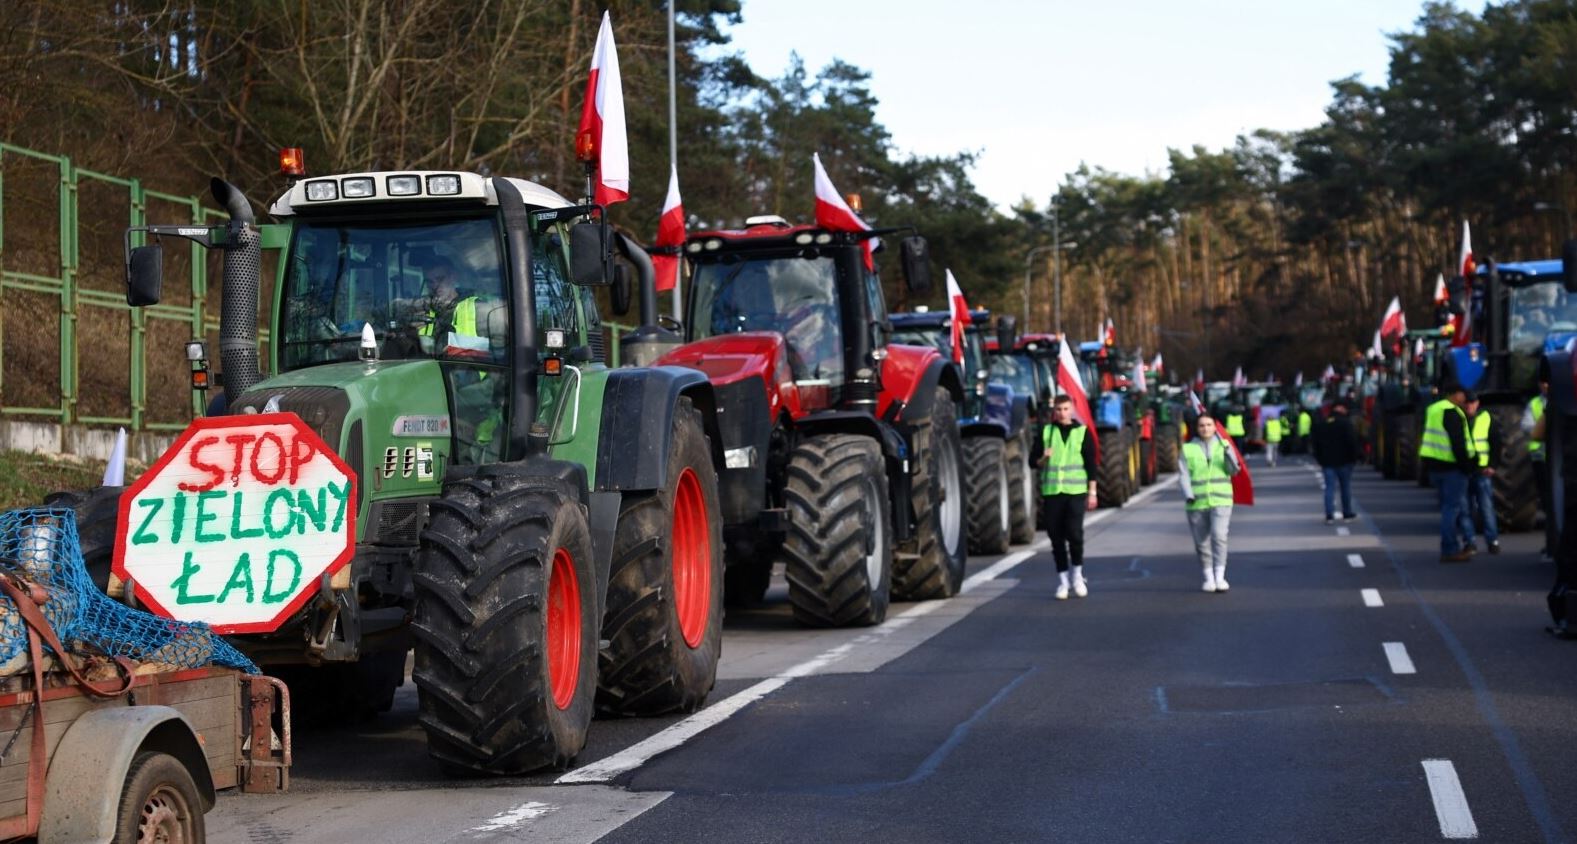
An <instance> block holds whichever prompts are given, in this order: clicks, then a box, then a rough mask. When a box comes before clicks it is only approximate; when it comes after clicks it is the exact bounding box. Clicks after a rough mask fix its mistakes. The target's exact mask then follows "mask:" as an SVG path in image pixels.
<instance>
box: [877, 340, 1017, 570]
mask: <svg viewBox="0 0 1577 844" xmlns="http://www.w3.org/2000/svg"><path fill="white" fill-rule="evenodd" d="M890 319H891V320H892V326H893V340H892V342H895V343H904V344H908V345H916V346H930V347H932V348H935V349H937V350H939V351H941V352H942V354H943V356H944V357H946V358H947V359H948V360H949V361H952V360H954V355H953V336H952V335H953V330H952V329H953V324H952V317H951V315H950V314H948V313H947V312H923V313H901V314H892V315H891V316H890ZM969 320H970V322H969V326H968V327H967V328H966V329H965V330H964V332H963V337H964V341H963V349H962V357H963V363H962V364H951V365H953V366H957V367H958V369H959V370H960V376H961V381H962V383H963V384H964V399H963V402H962V403H961V405H960V407H959V411H958V427H959V434H960V435H961V436H962V438H963V445H964V467H963V468H964V472H963V475H964V479H963V480H964V484H963V486H964V509H965V513H966V516H967V518H966V519H965V526H966V528H967V531H968V536H969V551H970V553H974V554H1000V553H1002V552H1004V551H1006V550H1008V547H1009V545H1010V544H1011V543H1012V542H1014V541H1027V539H1019V537H1023V536H1025V534H1026V527H1025V526H1026V525H1027V526H1028V527H1027V533H1028V538H1033V535H1034V506H1035V496H1034V485H1033V473H1032V472H1031V471H1030V467H1029V438H1028V437H1029V432H1028V429H1029V418H1030V417H1029V398H1030V397H1029V396H1028V395H1027V394H1026V395H1021V394H1019V393H1017V392H1016V391H1015V390H1013V388H1011V387H1009V386H1008V385H1007V384H1004V383H993V382H992V381H991V378H990V369H989V362H988V361H987V359H986V341H987V337H986V335H987V333H988V332H989V330H990V326H991V324H992V322H991V313H990V312H989V311H983V310H976V311H971V312H970V314H969ZM1014 330H1015V326H1014V320H1013V318H1012V317H1009V316H1004V317H1001V318H999V320H998V322H997V332H996V334H997V336H996V337H995V338H993V339H996V340H997V341H998V342H999V343H1001V342H1002V340H1003V339H1006V340H1007V345H1009V346H1011V345H1012V340H1013V334H1014Z"/></svg>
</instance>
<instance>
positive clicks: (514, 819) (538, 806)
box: [471, 800, 558, 832]
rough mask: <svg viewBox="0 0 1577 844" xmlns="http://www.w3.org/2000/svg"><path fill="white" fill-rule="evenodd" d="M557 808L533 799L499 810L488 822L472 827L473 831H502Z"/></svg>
mask: <svg viewBox="0 0 1577 844" xmlns="http://www.w3.org/2000/svg"><path fill="white" fill-rule="evenodd" d="M556 808H558V807H557V806H553V805H551V804H548V803H538V802H537V801H535V800H533V801H531V802H530V803H521V804H520V805H519V806H516V807H515V808H513V809H510V810H509V811H507V812H499V813H498V814H496V815H494V816H492V817H491V818H488V819H487V822H486V823H484V824H482V825H481V826H473V827H471V831H472V832H502V831H503V830H506V829H514V828H516V827H518V826H520V825H521V824H523V823H525V822H526V821H529V820H534V819H536V818H540V817H542V816H543V815H545V814H547V813H548V812H551V811H553V810H554V809H556Z"/></svg>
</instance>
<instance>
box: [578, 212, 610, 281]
mask: <svg viewBox="0 0 1577 844" xmlns="http://www.w3.org/2000/svg"><path fill="white" fill-rule="evenodd" d="M569 249H570V268H569V269H570V281H573V282H574V283H576V284H579V285H581V286H583V287H600V286H602V285H605V284H609V283H611V282H612V281H613V279H612V278H611V275H612V274H611V273H609V272H608V264H609V259H610V257H611V256H610V255H609V254H608V226H607V224H606V223H603V222H597V221H590V220H588V221H586V222H583V223H576V224H575V225H573V226H570V228H569Z"/></svg>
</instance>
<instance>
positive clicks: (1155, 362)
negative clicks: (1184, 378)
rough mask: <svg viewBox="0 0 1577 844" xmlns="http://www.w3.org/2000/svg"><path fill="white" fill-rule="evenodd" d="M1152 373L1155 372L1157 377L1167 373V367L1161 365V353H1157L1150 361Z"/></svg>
mask: <svg viewBox="0 0 1577 844" xmlns="http://www.w3.org/2000/svg"><path fill="white" fill-rule="evenodd" d="M1150 371H1151V372H1154V373H1155V374H1157V375H1160V374H1162V373H1164V372H1166V367H1165V365H1163V364H1162V363H1161V353H1160V352H1156V353H1155V357H1154V358H1152V359H1151V360H1150Z"/></svg>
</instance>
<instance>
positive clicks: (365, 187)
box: [339, 177, 377, 199]
mask: <svg viewBox="0 0 1577 844" xmlns="http://www.w3.org/2000/svg"><path fill="white" fill-rule="evenodd" d="M339 184H340V190H342V191H344V192H345V198H346V199H366V198H367V197H369V196H372V195H373V194H374V193H376V192H377V188H376V187H374V186H373V181H372V179H370V178H366V177H362V178H356V179H341V180H340V183H339Z"/></svg>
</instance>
